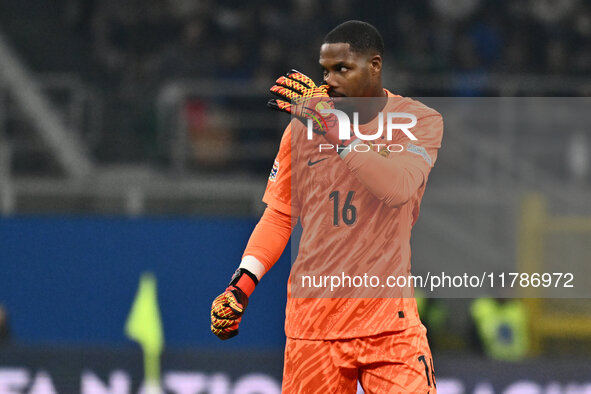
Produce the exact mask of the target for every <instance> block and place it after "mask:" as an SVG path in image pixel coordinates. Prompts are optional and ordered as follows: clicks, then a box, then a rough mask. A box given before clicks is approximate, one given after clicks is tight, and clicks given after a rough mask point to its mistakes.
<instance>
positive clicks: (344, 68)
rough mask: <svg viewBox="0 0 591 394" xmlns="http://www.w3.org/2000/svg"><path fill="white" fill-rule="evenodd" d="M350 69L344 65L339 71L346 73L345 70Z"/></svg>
mask: <svg viewBox="0 0 591 394" xmlns="http://www.w3.org/2000/svg"><path fill="white" fill-rule="evenodd" d="M348 70H349V68H348V67H345V66H342V67H341V68H340V70H339V71H340V72H342V73H344V72H347V71H348Z"/></svg>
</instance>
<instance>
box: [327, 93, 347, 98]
mask: <svg viewBox="0 0 591 394" xmlns="http://www.w3.org/2000/svg"><path fill="white" fill-rule="evenodd" d="M328 95H329V96H330V97H332V98H338V97H347V96H346V95H344V94H343V93H339V92H334V91H332V92H329V93H328Z"/></svg>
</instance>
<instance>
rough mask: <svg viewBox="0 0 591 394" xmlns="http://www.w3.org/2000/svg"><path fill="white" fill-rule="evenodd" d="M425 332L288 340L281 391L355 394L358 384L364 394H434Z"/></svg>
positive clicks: (409, 330) (420, 328) (411, 329)
mask: <svg viewBox="0 0 591 394" xmlns="http://www.w3.org/2000/svg"><path fill="white" fill-rule="evenodd" d="M426 333H427V329H426V328H425V326H423V325H422V324H421V325H418V326H414V327H409V328H407V329H406V330H403V331H397V332H390V333H384V334H379V335H375V336H371V337H364V338H355V339H342V340H329V341H318V340H305V339H290V338H287V342H286V344H285V363H284V368H283V389H282V392H283V393H287V394H308V393H309V394H312V393H323V394H324V393H339V394H341V393H342V394H347V393H352V394H355V393H356V392H357V381H359V382H360V383H361V386H362V387H363V389H364V391H365V393H366V394H373V393H380V394H383V393H425V394H436V393H437V389H436V387H435V373H434V371H433V360H432V358H431V351H430V349H429V344H428V343H427V336H426Z"/></svg>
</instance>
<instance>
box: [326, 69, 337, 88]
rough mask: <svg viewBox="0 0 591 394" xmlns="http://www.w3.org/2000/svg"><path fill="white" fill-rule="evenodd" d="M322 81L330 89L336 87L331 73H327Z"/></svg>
mask: <svg viewBox="0 0 591 394" xmlns="http://www.w3.org/2000/svg"><path fill="white" fill-rule="evenodd" d="M324 82H325V83H326V84H327V85H328V86H329V87H330V88H332V89H334V88H336V87H338V85H337V83H336V80H335V78H334V74H333V73H327V74H326V76H325V77H324Z"/></svg>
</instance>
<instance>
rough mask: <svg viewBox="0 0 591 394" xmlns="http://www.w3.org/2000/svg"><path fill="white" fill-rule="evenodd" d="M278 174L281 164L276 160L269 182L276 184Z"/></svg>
mask: <svg viewBox="0 0 591 394" xmlns="http://www.w3.org/2000/svg"><path fill="white" fill-rule="evenodd" d="M277 172H279V162H278V161H277V160H275V162H274V163H273V169H272V170H271V173H270V174H269V180H270V181H271V182H275V179H277Z"/></svg>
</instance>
